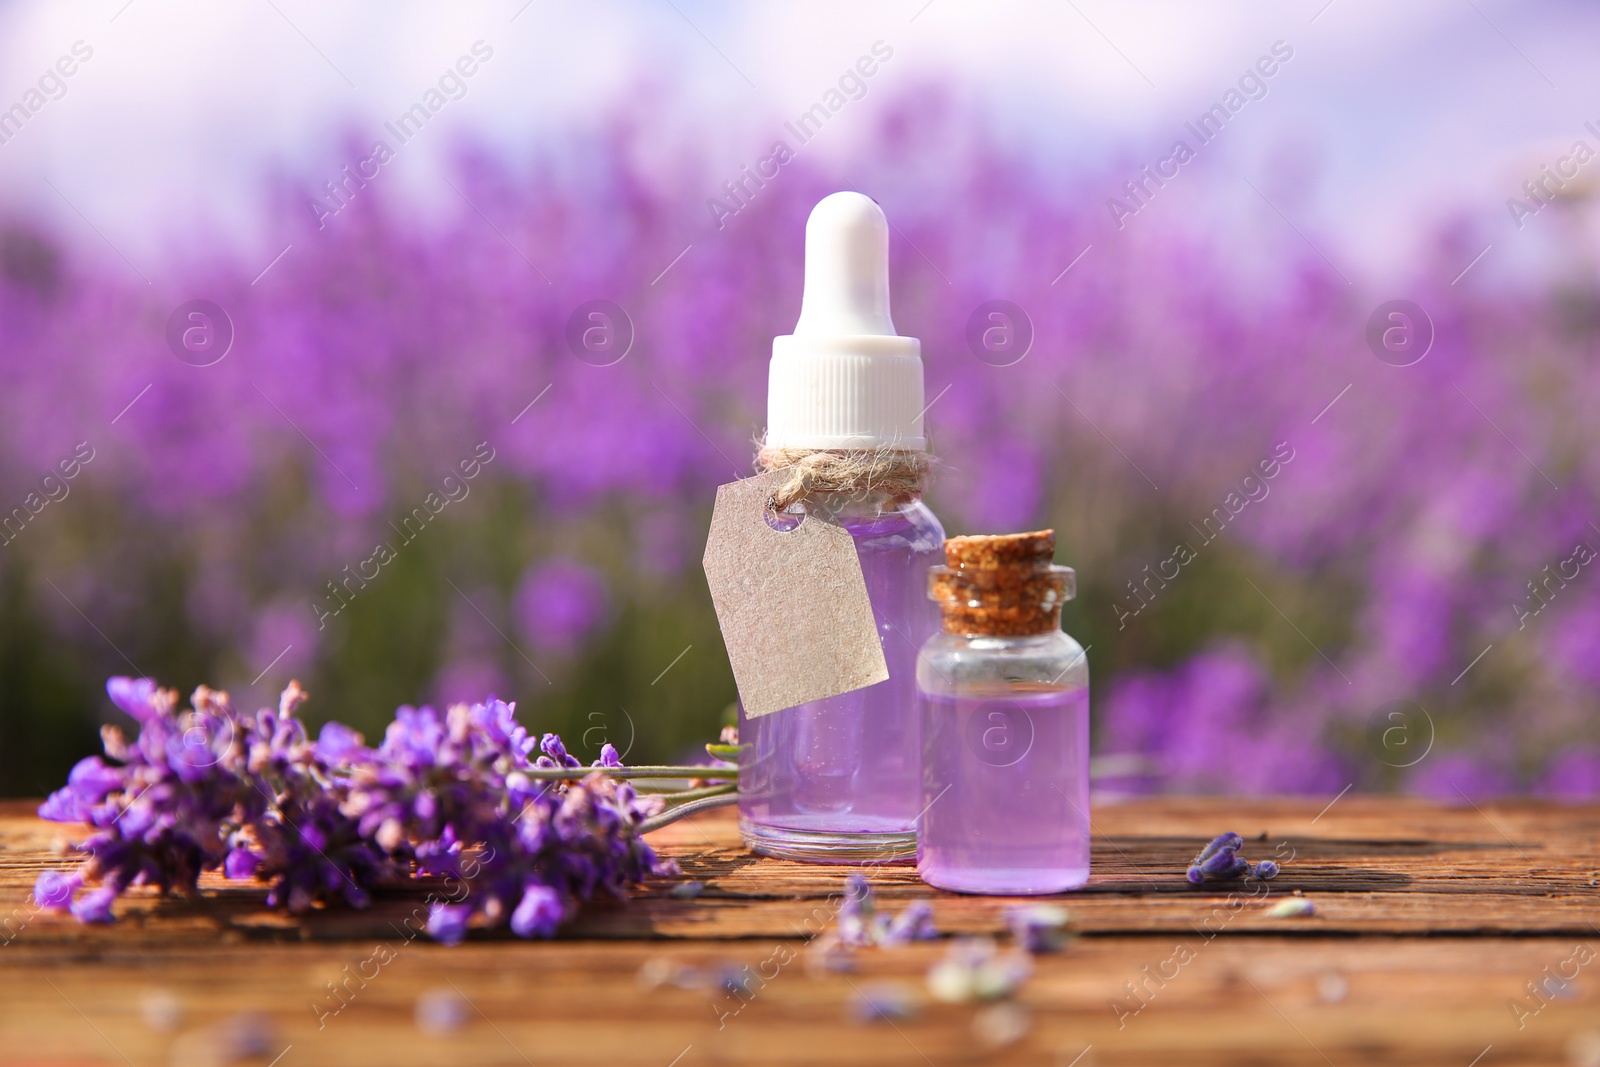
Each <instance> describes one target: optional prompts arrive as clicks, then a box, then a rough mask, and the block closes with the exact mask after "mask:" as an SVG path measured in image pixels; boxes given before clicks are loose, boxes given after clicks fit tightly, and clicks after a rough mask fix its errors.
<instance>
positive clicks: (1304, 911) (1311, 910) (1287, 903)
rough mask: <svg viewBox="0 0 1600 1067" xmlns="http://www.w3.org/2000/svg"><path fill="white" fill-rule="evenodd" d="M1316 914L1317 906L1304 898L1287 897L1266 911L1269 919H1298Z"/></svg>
mask: <svg viewBox="0 0 1600 1067" xmlns="http://www.w3.org/2000/svg"><path fill="white" fill-rule="evenodd" d="M1316 913H1317V906H1316V905H1315V904H1313V903H1311V901H1309V900H1307V899H1305V898H1304V897H1289V898H1288V899H1287V900H1280V901H1278V902H1277V903H1276V904H1274V905H1273V906H1272V907H1270V908H1268V909H1267V918H1269V919H1300V918H1307V917H1309V916H1312V915H1315V914H1316Z"/></svg>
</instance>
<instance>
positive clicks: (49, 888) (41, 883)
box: [33, 871, 83, 908]
mask: <svg viewBox="0 0 1600 1067" xmlns="http://www.w3.org/2000/svg"><path fill="white" fill-rule="evenodd" d="M82 884H83V883H82V880H81V879H80V878H79V877H78V876H77V875H76V874H68V873H66V872H64V871H45V872H44V873H43V874H41V875H39V879H38V881H36V882H34V884H33V899H34V902H35V903H36V904H38V905H39V906H40V907H41V908H64V907H66V906H67V905H68V904H71V903H72V894H73V893H74V892H76V891H77V888H78V887H79V886H80V885H82Z"/></svg>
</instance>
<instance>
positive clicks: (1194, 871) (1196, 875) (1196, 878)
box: [1188, 864, 1206, 885]
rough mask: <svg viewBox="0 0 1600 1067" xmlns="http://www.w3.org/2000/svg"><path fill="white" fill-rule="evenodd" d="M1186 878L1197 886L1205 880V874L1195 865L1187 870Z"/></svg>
mask: <svg viewBox="0 0 1600 1067" xmlns="http://www.w3.org/2000/svg"><path fill="white" fill-rule="evenodd" d="M1188 878H1189V881H1190V882H1191V883H1193V884H1194V885H1199V884H1200V883H1201V882H1203V881H1205V880H1206V872H1205V871H1202V870H1201V869H1200V865H1199V864H1195V865H1194V866H1192V867H1190V868H1189V874H1188Z"/></svg>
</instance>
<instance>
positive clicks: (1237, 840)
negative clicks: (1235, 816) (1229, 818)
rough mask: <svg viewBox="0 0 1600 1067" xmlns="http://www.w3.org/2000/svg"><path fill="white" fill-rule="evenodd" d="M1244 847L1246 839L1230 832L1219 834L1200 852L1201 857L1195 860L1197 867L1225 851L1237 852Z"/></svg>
mask: <svg viewBox="0 0 1600 1067" xmlns="http://www.w3.org/2000/svg"><path fill="white" fill-rule="evenodd" d="M1243 847H1244V838H1243V837H1241V836H1239V835H1238V834H1236V833H1234V832H1232V831H1231V830H1230V831H1229V832H1228V833H1225V834H1219V835H1218V836H1217V837H1215V838H1213V839H1212V841H1211V844H1209V845H1207V846H1206V847H1205V848H1203V849H1201V850H1200V855H1198V856H1196V857H1195V858H1194V862H1195V864H1197V865H1203V864H1204V863H1205V862H1206V860H1208V859H1210V858H1211V857H1212V856H1214V855H1216V854H1217V853H1218V852H1220V851H1222V850H1223V849H1228V850H1229V851H1230V852H1237V851H1239V850H1240V849H1241V848H1243Z"/></svg>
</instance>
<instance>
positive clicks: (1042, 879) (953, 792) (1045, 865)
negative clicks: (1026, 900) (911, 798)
mask: <svg viewBox="0 0 1600 1067" xmlns="http://www.w3.org/2000/svg"><path fill="white" fill-rule="evenodd" d="M922 732H923V739H922V740H923V769H922V795H923V798H922V803H923V804H924V805H926V810H925V811H924V812H923V813H922V816H921V818H920V821H919V826H918V833H917V873H918V874H919V875H921V876H922V879H923V881H925V882H927V883H928V884H929V885H932V886H936V887H938V888H940V889H950V890H955V891H957V892H964V893H996V894H1006V895H1010V894H1041V893H1059V892H1062V891H1063V890H1067V889H1076V888H1077V887H1079V886H1081V885H1083V884H1084V883H1085V882H1087V881H1088V880H1089V774H1088V771H1089V691H1088V689H1087V688H1074V689H1057V688H1045V687H1037V688H1034V687H1029V686H1025V685H1015V686H1011V687H1004V688H992V689H981V690H970V691H966V692H962V691H961V690H960V689H957V691H956V693H955V694H954V695H952V694H950V693H949V692H927V691H924V692H923V694H922Z"/></svg>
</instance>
